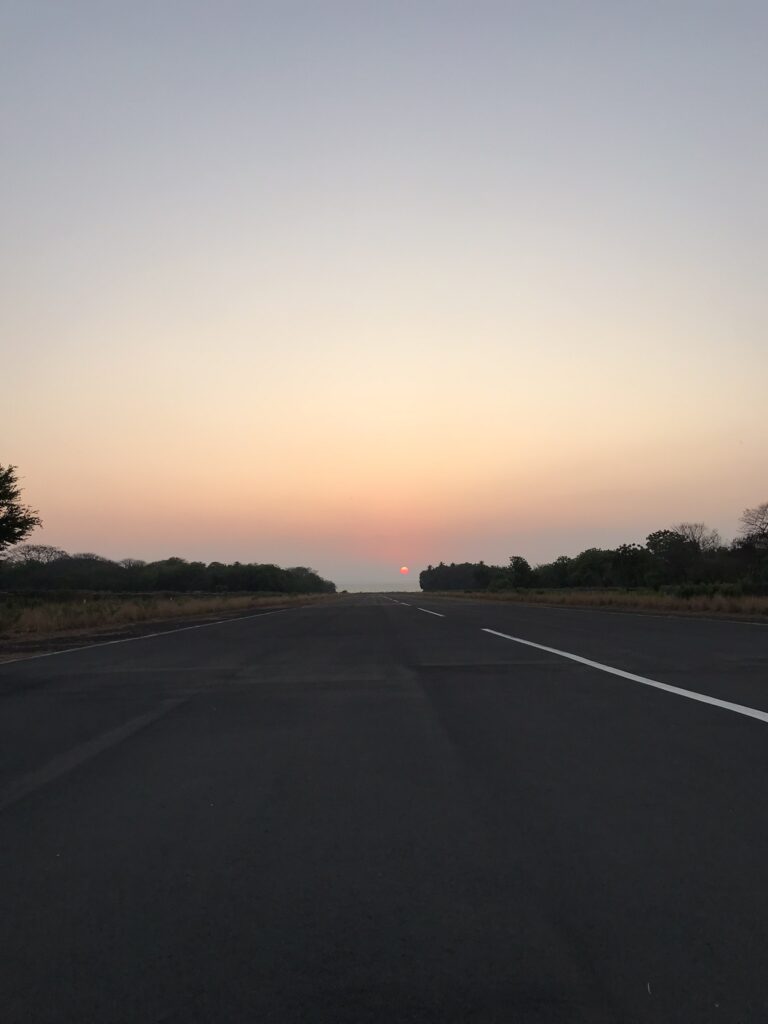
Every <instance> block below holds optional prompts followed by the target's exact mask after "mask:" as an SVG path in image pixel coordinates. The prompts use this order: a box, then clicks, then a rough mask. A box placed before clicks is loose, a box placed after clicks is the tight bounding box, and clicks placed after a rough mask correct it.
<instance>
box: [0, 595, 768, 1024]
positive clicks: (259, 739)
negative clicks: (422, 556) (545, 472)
mask: <svg viewBox="0 0 768 1024" xmlns="http://www.w3.org/2000/svg"><path fill="white" fill-rule="evenodd" d="M166 628H170V627H166ZM489 630H491V631H493V632H488V631H489ZM500 634H501V635H500ZM523 641H524V642H523ZM556 652H559V653H556ZM574 659H581V660H574ZM617 673H619V674H617ZM659 684H660V685H659ZM665 687H666V688H665ZM766 718H768V627H765V626H760V625H753V624H749V623H737V622H720V621H707V620H700V619H688V618H671V617H670V618H664V617H658V616H651V615H630V614H617V613H613V614H612V613H607V612H592V611H581V610H559V609H553V608H542V607H533V606H521V605H508V606H504V605H500V604H495V603H491V602H482V601H464V600H450V599H439V598H430V597H429V596H428V595H426V594H424V595H422V594H401V595H391V596H384V595H379V594H376V595H349V596H346V597H340V598H339V599H338V600H336V601H333V602H329V603H328V604H324V605H320V606H312V607H305V608H293V609H290V610H287V611H282V612H272V613H268V614H260V615H256V616H251V617H249V618H244V619H237V620H229V621H227V622H223V623H221V624H216V625H209V626H206V627H204V628H197V629H186V630H183V631H179V632H170V633H167V634H164V635H161V636H156V637H147V638H141V639H136V640H131V641H127V642H122V643H115V644H110V645H106V646H94V647H92V648H85V649H81V650H78V651H73V652H69V653H63V654H57V655H53V656H47V657H39V658H34V659H29V660H24V661H19V662H15V663H7V664H4V665H0V879H1V880H2V884H1V885H0V949H1V950H2V958H1V959H0V1019H1V1020H2V1021H3V1024H17V1022H18V1024H22V1022H23V1024H35V1022H60V1021H61V1022H73V1024H74V1022H77V1024H85V1022H98V1024H107V1022H125V1024H134V1022H172V1024H196V1022H201V1024H202V1022H206V1024H210V1022H216V1021H222V1022H240V1021H243V1022H245V1021H249V1022H251V1021H253V1022H262V1021H274V1022H278V1024H293V1022H328V1024H346V1022H349V1024H365V1022H381V1024H384V1022H386V1024H399V1022H410V1021H413V1022H429V1024H432V1022H434V1024H438V1022H439V1024H446V1022H465V1021H466V1022H500V1024H501V1022H503V1024H518V1022H519V1024H525V1022H528V1021H531V1022H563V1024H575V1022H580V1021H586V1022H592V1021H594V1022H611V1024H614V1022H615V1024H631V1022H635V1021H636V1022H646V1021H653V1022H664V1024H666V1022H681V1024H706V1022H710V1021H712V1022H719V1024H735V1022H739V1024H751V1022H755V1024H764V1022H765V1021H768V970H766V963H768V817H767V816H766V793H768V721H766Z"/></svg>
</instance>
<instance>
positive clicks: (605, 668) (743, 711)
mask: <svg viewBox="0 0 768 1024" xmlns="http://www.w3.org/2000/svg"><path fill="white" fill-rule="evenodd" d="M483 632H484V633H492V634H493V635H494V636H500V637H503V639H504V640H513V641H514V642H515V643H516V644H525V646H526V647H535V648H536V649H537V650H539V651H546V652H547V653H548V654H557V655H558V657H560V658H568V659H569V660H570V661H577V662H579V664H580V665H587V666H589V668H596V669H598V670H599V671H600V672H609V673H610V674H611V675H613V676H621V678H622V679H629V680H630V681H631V682H633V683H642V684H643V686H653V687H654V688H655V689H657V690H666V691H667V693H676V694H677V695H678V697H687V698H688V700H696V701H699V703H701V704H711V705H712V706H713V707H715V708H723V710H724V711H735V712H736V714H737V715H745V716H746V717H747V718H756V719H757V720H758V722H768V711H758V710H757V708H748V707H746V705H744V704H732V703H731V701H729V700H719V699H718V698H717V697H708V696H707V695H706V694H705V693H696V691H695V690H684V689H682V687H680V686H671V685H670V684H669V683H660V682H659V681H658V680H656V679H647V678H646V677H645V676H638V675H635V673H634V672H625V671H624V670H623V669H621V668H613V667H612V666H611V665H603V664H602V663H601V662H599V661H590V660H589V658H582V657H581V656H580V655H578V654H569V653H568V651H559V650H558V649H557V648H556V647H545V646H544V644H535V643H533V641H532V640H523V639H521V637H519V636H510V635H509V633H499V632H498V630H495V629H486V628H483Z"/></svg>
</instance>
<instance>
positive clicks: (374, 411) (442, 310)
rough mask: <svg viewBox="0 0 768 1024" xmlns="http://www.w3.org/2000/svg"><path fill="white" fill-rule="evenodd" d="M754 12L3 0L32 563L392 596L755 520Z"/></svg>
mask: <svg viewBox="0 0 768 1024" xmlns="http://www.w3.org/2000/svg"><path fill="white" fill-rule="evenodd" d="M767 115H768V4H765V3H764V2H762V0H760V2H754V3H749V2H740V0H722V2H717V3H714V2H708V0H690V2H675V0H664V2H661V0H658V2H654V0H643V2H640V0H638V2H629V0H626V2H625V0H605V2H600V3H596V2H579V0H562V2H548V0H529V2H514V0H507V2H504V3H501V2H498V3H497V2H487V0H473V2H472V3H470V2H462V3H455V2H450V0H446V2H420V0H408V2H382V0H376V2H364V0H357V2H346V3H338V2H334V0H323V2H320V0H317V2H308V0H307V2H291V0H275V2H259V0H249V2H245V0H243V2H226V0H224V2H222V0H217V2H216V3H214V2H212V0H210V2H205V3H201V2H191V0H189V2H162V3H158V2H156V0H155V2H152V3H149V2H137V0H131V2H127V0H126V2H104V0H98V2H96V0H94V2H90V3H86V2H74V0H71V2H68V0H55V2H44V0H0V124H1V126H2V139H3V159H2V163H0V180H1V182H2V188H0V218H1V223H2V230H1V231H0V346H1V347H2V363H1V364H0V365H1V366H2V377H3V388H2V402H1V404H0V463H1V464H8V463H13V464H16V465H18V467H19V472H20V475H21V477H22V480H23V486H24V495H25V498H26V500H27V501H28V502H29V503H30V504H32V505H33V506H35V507H36V508H39V510H40V512H41V515H42V517H43V520H44V529H42V530H39V531H37V532H36V533H35V534H34V535H33V538H31V539H34V540H35V541H38V542H40V543H49V544H56V545H60V546H62V547H64V548H66V549H67V550H69V551H83V550H88V551H97V552H99V553H101V554H105V555H109V556H113V557H117V558H122V557H125V556H129V555H130V556H134V557H141V558H156V557H165V556H168V555H171V554H176V555H181V556H184V557H187V558H202V559H204V560H211V559H219V560H233V559H239V560H241V561H264V562H272V561H275V562H278V563H280V564H283V565H297V564H301V565H311V566H313V567H315V568H317V569H318V570H319V571H320V572H321V573H322V574H323V575H325V576H327V577H329V578H331V579H334V580H336V581H341V582H346V581H366V580H376V581H387V580H389V579H391V580H392V582H393V586H399V585H400V584H401V576H400V574H399V568H400V566H401V565H403V564H405V565H409V566H411V568H412V570H413V572H412V576H411V579H412V580H413V578H414V575H415V574H417V571H418V569H419V568H423V567H424V566H426V564H427V563H429V562H433V563H434V562H437V561H440V560H441V559H443V560H445V561H453V560H455V561H464V560H471V561H476V560H478V559H484V560H485V561H486V562H506V560H507V558H508V556H509V555H511V554H515V553H520V554H523V555H525V556H526V557H528V558H529V559H530V560H531V562H536V561H540V560H545V559H546V560H549V559H551V558H554V557H555V556H557V555H559V554H563V553H565V554H575V553H576V552H578V551H580V550H581V549H582V548H584V547H587V546H611V545H614V544H616V543H618V542H621V541H633V540H642V539H644V537H645V535H646V534H647V533H649V532H650V531H651V530H655V529H658V528H661V527H663V526H668V525H670V524H672V523H674V522H677V521H680V520H704V521H706V522H707V523H709V524H710V525H711V526H716V527H718V528H720V530H721V531H722V532H723V533H724V534H725V535H726V536H728V537H732V536H733V535H734V533H735V532H736V528H737V520H738V516H739V513H740V512H741V510H742V509H743V508H744V507H745V506H747V505H755V504H758V503H759V502H762V501H766V500H768V333H767V332H766V328H767V327H768V315H767V313H768V298H767V296H768V290H767V288H766V281H767V280H768V259H767V258H766V237H768V204H767V203H766V190H767V185H766V183H768V117H767Z"/></svg>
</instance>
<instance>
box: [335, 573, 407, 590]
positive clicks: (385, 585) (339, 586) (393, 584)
mask: <svg viewBox="0 0 768 1024" xmlns="http://www.w3.org/2000/svg"><path fill="white" fill-rule="evenodd" d="M333 582H334V583H335V584H336V590H337V591H339V593H341V591H342V590H348V591H349V592H350V594H361V593H368V594H370V593H376V594H380V593H382V591H385V592H386V591H403V590H420V589H421V588H420V587H419V581H418V577H417V578H416V579H413V578H410V579H409V578H407V577H406V578H405V579H403V578H402V577H398V578H397V579H395V580H363V581H362V582H360V581H359V580H347V581H346V582H345V581H344V580H334V581H333Z"/></svg>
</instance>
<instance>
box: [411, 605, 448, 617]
mask: <svg viewBox="0 0 768 1024" xmlns="http://www.w3.org/2000/svg"><path fill="white" fill-rule="evenodd" d="M417 607H418V606H417ZM419 611H420V612H426V613H427V615H437V616H438V617H439V618H441V619H444V618H445V616H444V615H443V613H442V612H431V611H430V610H429V608H419Z"/></svg>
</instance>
